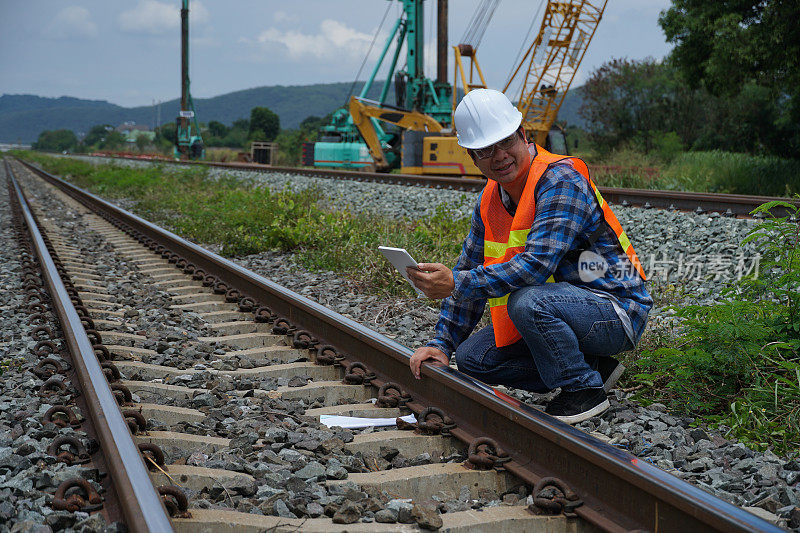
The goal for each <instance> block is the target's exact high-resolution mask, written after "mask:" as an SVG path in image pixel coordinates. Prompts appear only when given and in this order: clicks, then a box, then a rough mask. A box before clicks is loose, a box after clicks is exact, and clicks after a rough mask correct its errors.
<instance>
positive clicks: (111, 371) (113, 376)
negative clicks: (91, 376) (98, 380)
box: [100, 361, 122, 383]
mask: <svg viewBox="0 0 800 533" xmlns="http://www.w3.org/2000/svg"><path fill="white" fill-rule="evenodd" d="M100 368H102V369H103V375H104V376H105V377H106V381H108V382H109V383H115V382H117V381H119V380H120V379H122V374H120V373H119V368H117V367H116V366H115V365H114V363H112V362H110V361H103V362H102V363H100Z"/></svg>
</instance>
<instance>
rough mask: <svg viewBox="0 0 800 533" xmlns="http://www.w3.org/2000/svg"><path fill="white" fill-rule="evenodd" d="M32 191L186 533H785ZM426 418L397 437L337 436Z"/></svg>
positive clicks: (117, 221) (108, 219)
mask: <svg viewBox="0 0 800 533" xmlns="http://www.w3.org/2000/svg"><path fill="white" fill-rule="evenodd" d="M46 178H47V179H48V181H49V182H51V183H58V182H56V181H55V179H54V178H53V177H50V176H46ZM24 182H25V185H26V188H29V190H30V191H34V190H35V191H37V192H36V193H35V195H36V196H37V198H36V199H32V201H31V203H32V205H33V211H34V212H38V213H39V218H40V220H41V221H42V225H43V229H44V231H45V232H47V233H48V234H49V235H50V240H51V243H52V247H53V249H54V251H55V253H56V254H57V255H58V257H59V258H60V261H61V264H62V270H63V271H64V272H65V274H66V275H67V276H68V277H69V279H70V281H71V282H72V283H73V284H74V285H73V286H74V289H73V290H72V291H71V294H72V295H73V299H74V300H77V301H78V302H79V304H78V305H79V307H81V308H82V309H83V310H84V311H86V312H85V313H84V314H83V317H84V320H82V326H83V328H85V331H83V334H84V335H85V336H87V338H89V339H91V341H92V342H93V343H94V344H95V345H99V346H96V347H95V348H94V351H95V353H96V354H97V359H98V361H99V362H101V363H103V370H104V372H105V374H106V376H107V377H108V379H109V381H110V382H111V385H110V391H111V394H112V395H113V397H114V398H115V400H116V402H117V403H118V404H119V405H120V406H121V408H122V416H124V417H125V421H126V425H125V428H126V432H127V430H128V429H129V430H130V431H131V432H132V433H133V440H134V442H135V443H136V444H137V445H138V447H139V449H140V450H141V451H142V454H143V457H144V462H145V463H146V464H147V465H148V467H150V468H151V472H150V477H151V479H152V481H153V483H155V484H156V485H162V484H165V483H172V484H173V485H174V486H175V487H173V488H169V489H163V490H162V494H163V497H164V499H165V503H166V506H167V508H168V510H169V511H170V514H172V520H171V526H172V527H173V528H174V529H175V530H187V531H188V530H189V528H192V529H196V528H201V529H204V530H212V531H217V530H219V531H250V530H253V531H255V530H259V531H263V530H265V529H270V530H272V529H274V530H285V531H289V530H292V531H294V530H297V529H302V530H304V531H305V530H308V531H339V530H343V529H347V530H348V531H362V530H363V531H378V530H379V531H393V530H397V531H405V530H409V528H412V529H413V528H416V527H422V528H427V529H435V528H444V529H446V530H450V531H457V530H458V531H460V530H463V531H481V530H487V531H488V530H490V529H491V530H500V531H550V530H553V531H555V530H558V531H561V530H564V531H572V530H575V531H578V530H580V531H584V530H586V531H590V530H596V529H602V530H607V531H627V530H631V529H644V530H664V529H666V530H673V529H677V528H678V527H683V528H689V530H692V531H701V530H709V531H710V530H739V531H746V530H754V529H757V530H765V531H767V530H774V529H775V528H774V527H773V526H771V525H769V524H768V523H766V522H763V521H761V520H759V519H757V518H755V517H754V516H752V515H749V514H748V513H746V512H744V511H742V510H740V509H738V508H736V507H733V506H731V505H728V504H725V503H724V502H721V501H719V500H715V499H714V498H712V497H711V496H709V495H707V494H705V493H703V492H702V491H700V490H698V489H695V488H694V487H691V486H689V485H688V484H685V483H682V482H680V481H678V480H676V479H674V478H671V477H670V476H668V475H666V474H663V473H660V471H658V470H657V469H655V468H654V467H651V466H650V465H645V464H639V463H638V462H637V461H636V459H635V458H633V457H631V456H629V455H627V454H626V453H624V452H622V451H620V450H616V449H614V448H612V447H610V446H606V445H604V444H602V443H600V442H597V441H594V440H593V439H591V438H590V437H588V436H586V435H585V434H582V433H581V432H579V431H577V430H574V428H570V427H567V426H564V425H563V424H559V423H557V421H556V422H554V421H553V420H552V419H549V418H548V417H546V416H545V415H542V414H540V413H538V412H535V410H533V409H526V406H524V405H519V404H518V402H514V401H513V400H512V399H509V398H503V397H501V396H500V395H498V394H497V393H496V392H495V391H493V390H492V389H490V388H488V387H486V386H483V385H481V384H479V383H476V382H474V381H472V380H470V379H469V378H466V377H465V376H463V375H461V374H459V373H458V372H457V371H454V370H452V369H441V370H439V369H426V372H425V376H426V377H425V379H423V380H421V382H417V383H414V382H413V381H412V380H410V379H408V378H410V375H408V372H407V363H406V361H407V359H404V358H407V356H408V355H407V354H405V353H403V352H402V351H400V350H398V349H397V347H396V346H393V345H392V343H391V341H389V340H388V339H385V338H382V337H381V336H380V335H379V334H376V333H374V332H370V331H368V330H364V329H363V328H360V327H355V326H354V325H353V324H352V323H350V322H349V321H348V320H347V319H345V318H343V317H340V316H338V315H336V314H335V313H330V312H328V313H324V311H323V310H322V309H319V306H314V305H311V304H309V302H308V301H303V299H302V297H299V296H296V295H293V294H286V293H288V292H289V291H286V290H285V289H281V288H279V287H275V286H272V285H270V283H269V282H266V280H263V278H259V277H258V276H255V275H253V274H252V273H248V272H246V271H244V270H243V269H241V268H240V267H235V266H234V265H232V264H231V263H228V262H226V261H225V260H224V259H221V258H219V257H217V256H214V255H213V254H210V253H209V252H206V251H204V250H202V249H199V248H198V247H196V246H194V245H191V244H190V243H187V242H186V241H182V240H180V239H178V238H176V237H174V236H172V235H171V234H169V233H168V232H165V231H163V230H160V229H157V228H156V229H155V230H154V227H152V226H151V225H149V224H148V223H146V222H144V221H142V220H141V219H138V218H136V217H133V216H130V217H128V218H125V219H124V220H123V218H122V217H123V216H125V215H126V214H125V213H124V212H122V211H121V210H116V212H115V209H112V208H110V207H109V204H104V203H101V202H102V201H98V200H97V199H94V198H90V197H88V196H84V197H83V199H82V200H81V201H80V203H79V202H78V201H76V198H79V197H80V196H79V195H80V194H81V193H80V191H77V190H75V189H72V188H70V187H69V186H64V185H60V184H59V189H61V190H57V189H55V188H51V187H49V186H48V187H47V190H45V188H44V186H43V185H42V183H41V182H40V181H38V180H36V179H34V178H33V177H32V176H29V177H28V178H27V179H25V180H24ZM63 190H67V192H68V194H69V196H67V195H66V194H64V192H62V191H63ZM29 196H31V197H32V198H33V196H34V193H33V192H30V193H29ZM87 198H89V199H87ZM55 203H61V204H62V207H60V208H56V207H54V204H55ZM87 204H94V205H100V206H101V208H100V209H99V210H98V211H96V212H91V211H89V210H88V209H87V207H86V205H87ZM55 213H59V214H60V215H62V216H56V215H55ZM96 213H97V214H96ZM111 213H114V216H112V214H111ZM45 214H49V216H50V218H49V219H45ZM63 215H68V216H63ZM59 218H61V220H59ZM65 220H66V221H67V222H70V221H71V224H70V226H69V227H64V226H63V225H62V224H63V222H64V221H65ZM120 230H121V231H120ZM281 297H282V298H283V300H281V299H279V298H281ZM356 326H357V325H356ZM381 353H383V354H384V355H383V357H384V358H385V359H381V358H380V357H379V356H380V355H381ZM387 354H388V356H387ZM399 367H402V369H403V371H404V373H405V374H401V373H400V371H399V370H398V368H399ZM445 387H446V388H445ZM453 397H457V399H458V401H455V400H453ZM459 402H460V403H459ZM476 402H477V403H476ZM468 405H469V406H470V407H471V411H472V412H468V411H467V410H466V409H463V407H465V406H468ZM459 406H460V407H462V409H459ZM408 413H413V414H415V415H416V419H417V422H415V423H408V422H404V421H402V420H400V419H398V420H397V429H389V430H371V429H368V430H360V431H359V430H356V431H349V430H342V429H341V428H331V429H328V428H326V427H324V426H321V425H320V424H319V420H320V417H321V416H325V415H332V414H333V415H345V416H360V417H390V418H396V417H399V416H402V415H405V414H408ZM537 456H538V457H537ZM601 473H603V477H600V476H601ZM176 487H177V488H176ZM623 487H624V488H623ZM185 503H188V509H187V508H186V507H185V506H184V504H185ZM642 505H645V507H644V508H643V507H642ZM442 511H444V512H442ZM342 524H348V525H346V526H345V525H342Z"/></svg>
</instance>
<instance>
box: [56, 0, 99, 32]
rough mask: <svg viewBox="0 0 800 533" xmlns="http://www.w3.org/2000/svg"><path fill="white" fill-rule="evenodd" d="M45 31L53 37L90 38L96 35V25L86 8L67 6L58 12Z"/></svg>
mask: <svg viewBox="0 0 800 533" xmlns="http://www.w3.org/2000/svg"><path fill="white" fill-rule="evenodd" d="M45 33H46V35H47V36H48V37H51V38H54V39H71V38H75V37H78V38H92V37H95V36H96V35H97V25H96V24H95V23H94V22H92V17H91V15H90V14H89V10H88V9H86V8H83V7H79V6H69V7H65V8H64V9H62V10H61V11H59V12H58V14H57V15H56V17H55V18H54V19H53V21H52V22H51V23H50V24H49V25H48V26H47V28H46V30H45Z"/></svg>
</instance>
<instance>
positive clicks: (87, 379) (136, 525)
mask: <svg viewBox="0 0 800 533" xmlns="http://www.w3.org/2000/svg"><path fill="white" fill-rule="evenodd" d="M5 164H6V173H7V175H8V179H9V180H10V181H11V183H12V185H13V187H14V191H15V193H16V198H17V201H18V202H19V204H20V208H21V210H22V213H23V216H24V218H25V223H26V226H27V227H28V232H29V233H30V237H31V242H32V245H33V249H34V250H35V252H36V255H37V256H38V257H39V263H40V265H41V268H42V273H43V276H44V278H45V282H46V284H47V288H48V291H49V293H50V297H51V299H52V301H53V306H54V307H55V311H56V315H57V316H58V319H59V322H60V324H61V329H62V331H63V333H64V338H65V339H66V342H67V347H68V348H69V351H70V354H71V357H72V363H73V367H74V369H75V373H76V374H77V377H78V381H79V384H80V387H81V390H82V392H83V395H84V398H85V401H86V405H87V407H88V411H89V416H90V417H91V420H92V423H93V424H94V428H95V431H96V432H97V437H98V440H99V442H100V447H101V450H102V453H103V456H104V458H105V460H106V465H107V466H108V469H109V473H110V474H111V480H112V482H113V483H114V488H115V490H116V493H117V497H118V500H119V505H120V508H121V509H122V513H123V516H124V517H125V523H126V526H127V528H128V530H130V531H132V532H134V533H147V532H150V533H162V532H163V533H167V532H171V531H173V529H172V526H171V524H170V521H169V517H168V515H167V511H166V508H165V507H164V504H163V503H162V501H161V497H160V496H159V494H158V492H157V491H156V489H155V487H154V486H153V482H152V480H151V479H150V474H149V473H148V471H147V468H146V467H145V464H144V461H143V459H142V457H141V454H140V453H139V449H138V447H137V446H136V444H135V443H134V442H133V438H132V437H131V434H130V430H129V429H128V424H127V422H126V421H125V419H124V418H123V417H122V413H121V412H120V409H119V406H118V404H117V402H116V400H115V399H114V396H113V394H112V393H111V388H110V387H109V386H108V382H107V381H106V378H105V375H104V374H103V369H102V368H101V367H100V362H99V361H98V360H97V356H96V355H95V353H94V349H93V348H92V343H91V341H90V340H89V337H88V336H87V335H86V331H85V330H84V328H83V325H82V324H81V320H80V317H79V315H78V313H77V311H76V310H75V307H74V306H73V304H72V301H71V300H70V297H69V294H68V293H67V289H66V287H65V286H64V283H63V282H62V281H61V277H60V276H59V274H58V271H57V269H56V265H55V263H54V262H53V258H52V256H51V255H50V252H49V251H48V250H47V246H46V245H45V242H44V240H43V238H42V233H41V231H40V230H39V228H38V225H37V224H36V220H35V219H34V216H33V213H32V211H31V209H30V206H29V205H28V202H27V200H26V198H25V195H24V193H23V192H22V189H21V188H20V186H19V183H18V182H17V180H16V178H15V177H14V173H13V171H12V169H11V165H9V163H8V161H5Z"/></svg>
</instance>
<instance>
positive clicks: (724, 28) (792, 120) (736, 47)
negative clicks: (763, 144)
mask: <svg viewBox="0 0 800 533" xmlns="http://www.w3.org/2000/svg"><path fill="white" fill-rule="evenodd" d="M659 24H660V25H661V27H662V29H663V30H664V33H665V35H666V37H667V41H668V42H671V43H673V44H675V48H674V49H673V51H672V52H671V59H672V61H673V62H674V64H675V65H676V66H677V67H678V68H679V69H680V70H681V71H682V72H683V74H684V77H685V79H686V82H687V83H688V84H689V85H690V86H691V87H692V88H696V87H701V86H702V87H705V88H706V89H708V90H709V91H710V92H711V93H712V94H714V95H718V96H728V97H733V96H737V95H739V94H741V93H742V91H745V90H748V89H747V88H748V87H750V89H749V90H752V87H753V84H755V85H756V86H760V87H762V88H763V89H762V91H763V92H767V93H769V95H770V100H771V102H772V106H773V108H774V109H773V111H775V112H777V116H776V117H775V120H774V122H773V128H775V129H776V130H780V135H776V137H777V138H778V139H780V143H779V145H777V146H773V147H770V148H771V149H772V151H773V152H775V153H779V154H782V155H789V156H793V157H798V156H800V68H798V57H800V24H797V2H796V1H795V0H737V1H735V2H709V1H707V0H672V6H671V7H670V8H669V9H667V10H665V11H663V12H662V13H661V17H660V18H659Z"/></svg>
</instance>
